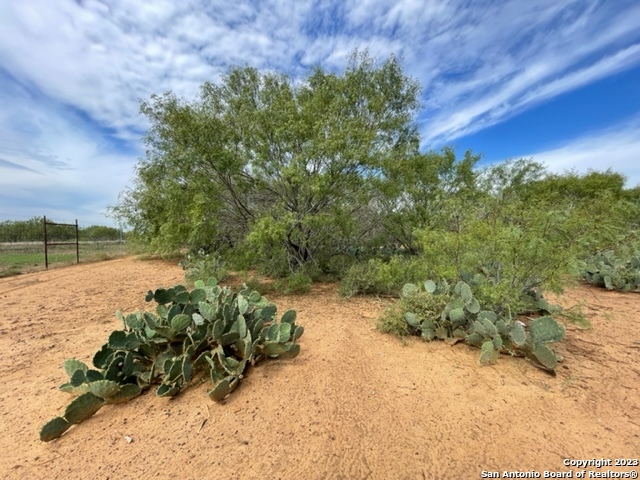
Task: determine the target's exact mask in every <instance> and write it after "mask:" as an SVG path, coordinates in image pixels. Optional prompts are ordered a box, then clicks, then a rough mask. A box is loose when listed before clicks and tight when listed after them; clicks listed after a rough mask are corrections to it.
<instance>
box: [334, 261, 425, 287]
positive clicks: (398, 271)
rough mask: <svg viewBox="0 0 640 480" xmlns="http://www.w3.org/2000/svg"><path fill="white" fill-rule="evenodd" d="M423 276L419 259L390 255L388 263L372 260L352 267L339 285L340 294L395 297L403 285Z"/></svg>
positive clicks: (423, 272) (422, 263)
mask: <svg viewBox="0 0 640 480" xmlns="http://www.w3.org/2000/svg"><path fill="white" fill-rule="evenodd" d="M426 276H427V265H426V263H425V262H424V260H423V259H421V258H420V257H402V256H398V255H396V256H393V257H391V259H390V260H389V261H384V260H382V259H379V258H372V259H370V260H368V261H366V262H360V263H356V264H354V265H352V266H351V267H350V268H349V269H348V270H347V271H346V273H345V274H344V276H343V278H342V281H341V282H340V295H343V296H345V297H352V296H354V295H368V294H373V295H397V294H398V292H399V291H400V289H401V288H402V285H404V284H405V283H406V282H417V281H419V280H420V279H422V278H425V277H426Z"/></svg>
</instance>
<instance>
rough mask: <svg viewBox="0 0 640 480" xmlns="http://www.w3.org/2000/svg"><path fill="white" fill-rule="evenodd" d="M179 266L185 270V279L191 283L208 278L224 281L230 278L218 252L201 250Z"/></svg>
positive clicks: (188, 256) (184, 259)
mask: <svg viewBox="0 0 640 480" xmlns="http://www.w3.org/2000/svg"><path fill="white" fill-rule="evenodd" d="M178 265H180V266H181V267H182V269H183V270H184V272H185V273H184V277H185V279H186V280H187V281H188V282H191V283H194V282H196V281H197V280H202V281H205V280H207V279H208V278H216V279H218V280H224V279H225V278H227V276H228V272H227V270H226V269H225V262H224V261H223V260H222V257H221V256H220V255H219V254H218V253H217V252H214V253H206V252H205V251H204V250H202V249H201V250H198V252H197V253H189V254H187V256H186V257H185V258H183V259H182V260H180V262H179V263H178Z"/></svg>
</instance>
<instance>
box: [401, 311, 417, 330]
mask: <svg viewBox="0 0 640 480" xmlns="http://www.w3.org/2000/svg"><path fill="white" fill-rule="evenodd" d="M404 320H405V321H406V322H407V324H409V325H410V326H412V327H418V326H420V320H418V317H417V316H416V314H415V313H411V312H407V313H405V314H404Z"/></svg>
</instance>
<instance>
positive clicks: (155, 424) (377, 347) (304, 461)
mask: <svg viewBox="0 0 640 480" xmlns="http://www.w3.org/2000/svg"><path fill="white" fill-rule="evenodd" d="M182 281H183V276H182V270H181V269H180V268H179V267H178V266H177V265H173V264H167V263H164V262H160V261H139V260H135V259H131V258H126V259H119V260H112V261H107V262H102V263H93V264H85V265H82V264H81V265H74V266H70V267H66V268H61V269H56V270H53V271H48V272H36V273H31V274H26V275H22V276H19V277H13V278H5V279H1V280H0V306H1V310H0V311H1V312H2V313H1V315H0V355H1V357H0V358H1V362H0V378H1V379H2V388H0V431H1V432H2V435H1V436H0V451H1V452H2V455H1V456H0V472H1V473H3V477H4V478H16V479H17V478H20V479H22V478H34V479H39V478H47V479H75V478H82V479H87V478H96V479H98V478H100V479H102V478H111V479H129V478H138V479H142V478H158V479H164V478H193V479H196V478H224V479H274V480H275V479H279V478H282V479H285V478H287V479H294V478H295V479H297V478H300V479H365V478H371V479H420V478H428V479H448V478H451V479H454V478H481V474H482V472H483V471H499V472H500V474H501V475H502V472H503V471H504V470H508V471H516V470H517V471H532V470H534V471H536V472H539V473H540V474H541V475H544V471H554V472H555V471H560V472H566V471H569V470H570V467H566V466H564V465H563V461H564V460H565V459H572V460H576V459H592V458H597V459H599V458H605V459H612V460H614V459H619V458H632V459H633V458H638V457H639V456H640V395H639V387H640V364H639V359H640V333H639V331H640V329H639V328H638V312H639V311H640V295H638V294H620V293H614V292H607V291H605V290H601V289H595V288H592V287H589V286H579V287H577V288H573V289H570V290H569V291H568V292H567V293H566V294H565V295H564V296H563V297H562V298H561V299H560V300H559V301H560V302H561V303H562V304H564V305H565V306H570V305H574V304H576V303H578V302H584V309H585V313H587V315H588V317H589V319H590V320H591V322H592V328H591V329H584V328H581V327H578V326H576V325H571V324H569V325H567V338H566V341H565V342H563V343H561V344H559V345H558V346H557V349H558V351H559V352H560V353H561V354H563V355H564V357H565V361H564V362H563V363H562V364H561V366H560V367H559V369H558V374H557V375H556V376H551V375H549V374H547V373H545V372H543V371H541V370H538V369H536V368H535V367H534V366H533V365H531V364H530V363H529V362H527V361H526V360H524V359H521V358H511V357H507V356H503V357H502V358H500V360H499V361H498V363H497V364H496V365H493V366H488V367H480V366H478V364H477V357H478V350H477V349H473V348H471V347H468V346H466V345H462V344H458V345H455V346H448V345H446V344H444V343H442V342H432V343H424V342H422V341H421V340H419V339H417V338H416V339H413V338H412V339H408V340H407V341H406V342H403V341H402V340H400V339H398V338H395V337H392V336H389V335H385V334H382V333H380V332H378V331H377V330H376V328H375V320H376V318H377V317H378V315H379V314H380V313H381V311H382V310H383V308H384V303H383V302H382V301H380V300H377V299H373V298H355V299H343V298H340V297H338V295H337V293H336V287H335V285H316V286H314V288H313V290H312V291H311V293H309V294H307V295H301V296H287V297H275V296H271V297H270V300H272V301H274V302H275V303H276V304H277V305H278V307H279V311H280V312H284V311H285V310H286V309H289V308H293V309H296V310H297V311H298V322H299V323H301V324H303V325H304V326H305V328H306V331H305V334H304V336H303V337H302V339H301V342H300V343H301V346H302V351H301V353H300V355H299V356H298V357H297V358H295V359H293V360H276V361H270V362H263V363H262V364H260V365H258V366H257V367H255V368H254V369H252V370H250V371H249V372H248V375H247V376H246V377H245V379H244V380H243V382H242V384H241V386H240V387H239V388H238V390H236V391H235V392H234V394H233V395H231V396H230V398H229V399H228V400H226V401H225V402H224V403H223V404H215V403H213V402H211V401H210V400H209V399H208V397H207V395H206V392H207V391H208V389H210V388H211V386H210V383H208V382H207V383H201V384H198V385H194V386H192V387H190V388H188V389H186V390H185V391H184V392H182V393H181V394H180V395H178V396H177V397H176V398H174V399H170V400H168V399H165V398H159V397H157V396H155V394H154V393H153V391H149V392H147V393H146V394H145V395H142V396H140V397H138V398H136V399H134V400H133V401H131V402H129V403H127V404H124V405H115V406H106V407H103V408H102V409H101V410H100V411H99V412H98V413H97V414H96V415H95V416H94V417H92V418H91V419H89V420H87V421H85V422H84V423H82V424H81V425H78V426H75V427H72V428H71V429H70V430H69V431H68V432H67V433H66V434H65V435H64V436H63V437H61V438H60V439H58V440H56V441H53V442H50V443H42V442H40V440H39V438H38V434H39V430H40V428H41V426H42V425H43V424H44V423H45V422H46V421H48V420H49V419H50V418H52V417H54V416H57V415H60V414H61V413H62V412H63V411H64V408H65V406H66V405H67V403H68V402H69V401H70V400H71V399H72V397H71V396H70V395H68V394H66V393H63V392H60V391H59V390H58V389H57V388H58V386H59V385H60V384H62V383H64V382H65V381H66V374H65V372H64V370H63V369H62V363H63V361H64V360H65V359H66V358H71V357H75V358H78V359H80V360H83V361H85V362H87V363H90V362H91V358H92V356H93V354H94V352H95V351H96V350H97V349H98V348H99V347H100V346H101V345H102V344H103V343H104V342H105V341H106V338H107V336H108V335H109V333H110V332H111V331H112V330H114V329H118V328H120V325H119V322H118V320H117V319H116V317H115V315H114V311H115V310H116V309H120V310H122V311H123V312H131V311H137V310H140V309H148V308H151V306H150V304H146V303H145V302H144V296H145V293H146V292H147V290H149V289H155V288H156V287H158V286H165V287H169V286H172V285H175V284H177V283H181V282H182ZM609 469H610V470H613V471H630V470H631V469H632V468H631V467H615V466H612V467H604V468H602V469H600V470H598V469H596V468H595V467H588V468H587V470H593V471H602V470H605V471H606V470H609ZM635 469H636V470H638V467H635ZM573 470H574V471H576V470H579V469H576V468H574V469H573ZM542 478H544V477H542Z"/></svg>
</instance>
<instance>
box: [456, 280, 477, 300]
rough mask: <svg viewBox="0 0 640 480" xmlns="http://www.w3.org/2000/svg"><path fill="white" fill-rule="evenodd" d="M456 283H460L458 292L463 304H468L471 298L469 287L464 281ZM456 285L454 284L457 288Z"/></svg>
mask: <svg viewBox="0 0 640 480" xmlns="http://www.w3.org/2000/svg"><path fill="white" fill-rule="evenodd" d="M458 285H460V292H459V293H460V296H461V297H462V300H463V301H464V303H465V305H468V304H470V303H471V302H472V300H473V293H471V287H470V286H469V285H467V284H466V283H464V282H460V283H458ZM458 285H456V289H457V288H458Z"/></svg>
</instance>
